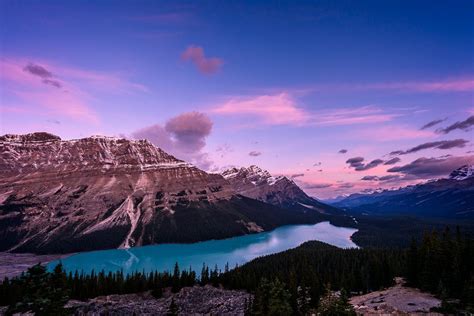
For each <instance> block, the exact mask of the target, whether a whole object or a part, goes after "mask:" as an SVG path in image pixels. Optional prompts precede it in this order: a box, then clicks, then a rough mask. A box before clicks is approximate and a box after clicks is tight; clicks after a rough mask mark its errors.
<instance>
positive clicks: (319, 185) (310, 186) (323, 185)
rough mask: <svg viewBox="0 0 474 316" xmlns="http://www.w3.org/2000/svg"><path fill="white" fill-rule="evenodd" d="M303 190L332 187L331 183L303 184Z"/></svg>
mask: <svg viewBox="0 0 474 316" xmlns="http://www.w3.org/2000/svg"><path fill="white" fill-rule="evenodd" d="M302 187H303V189H307V190H311V189H325V188H330V187H332V184H331V183H303V184H302Z"/></svg>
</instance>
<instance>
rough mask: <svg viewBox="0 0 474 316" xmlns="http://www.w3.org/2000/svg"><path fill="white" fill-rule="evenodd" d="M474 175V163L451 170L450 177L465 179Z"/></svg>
mask: <svg viewBox="0 0 474 316" xmlns="http://www.w3.org/2000/svg"><path fill="white" fill-rule="evenodd" d="M471 177H474V165H464V166H462V167H459V168H458V169H456V170H454V171H453V172H451V174H450V175H449V179H453V180H459V181H461V180H465V179H467V178H471Z"/></svg>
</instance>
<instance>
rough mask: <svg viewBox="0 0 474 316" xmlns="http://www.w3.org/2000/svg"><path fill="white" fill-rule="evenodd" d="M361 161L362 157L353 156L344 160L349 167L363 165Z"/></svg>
mask: <svg viewBox="0 0 474 316" xmlns="http://www.w3.org/2000/svg"><path fill="white" fill-rule="evenodd" d="M362 161H364V157H353V158H349V159H347V160H346V163H348V164H349V165H350V166H351V167H353V168H356V167H358V166H361V165H363V163H362Z"/></svg>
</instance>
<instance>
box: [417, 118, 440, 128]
mask: <svg viewBox="0 0 474 316" xmlns="http://www.w3.org/2000/svg"><path fill="white" fill-rule="evenodd" d="M444 121H446V119H445V118H444V119H439V120H433V121H431V122H428V123H426V124H425V125H423V126H422V127H421V128H420V129H421V130H423V129H427V128H430V127H433V126H435V125H438V124H439V123H442V122H444Z"/></svg>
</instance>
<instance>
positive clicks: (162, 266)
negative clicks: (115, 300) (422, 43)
mask: <svg viewBox="0 0 474 316" xmlns="http://www.w3.org/2000/svg"><path fill="white" fill-rule="evenodd" d="M356 231H357V229H354V228H346V227H336V226H333V225H331V224H329V222H322V223H318V224H315V225H291V226H283V227H279V228H277V229H275V230H273V231H269V232H263V233H258V234H253V235H245V236H238V237H233V238H228V239H222V240H209V241H203V242H197V243H192V244H161V245H153V246H143V247H135V248H130V249H112V250H102V251H92V252H84V253H79V254H76V255H73V256H71V257H68V258H66V259H63V260H62V263H63V265H64V268H65V269H66V271H75V270H78V271H81V270H82V271H84V272H90V271H92V270H94V271H96V272H97V271H101V270H105V271H106V272H108V271H117V270H121V269H122V270H123V272H124V273H129V272H133V271H145V272H150V271H155V270H157V271H165V270H168V271H171V270H172V269H173V266H174V264H175V263H176V262H178V264H179V266H180V268H182V269H188V268H189V267H191V268H192V269H193V270H195V271H196V272H200V271H201V268H202V265H203V263H205V264H206V265H208V266H209V267H211V268H213V267H214V266H215V265H217V266H218V267H219V268H220V269H223V268H224V267H225V265H226V263H228V264H229V266H230V267H234V266H235V265H237V264H238V265H241V264H243V263H246V262H248V261H250V260H252V259H254V258H256V257H260V256H264V255H268V254H272V253H276V252H281V251H284V250H288V249H291V248H295V247H297V246H299V245H301V244H302V243H304V242H305V241H309V240H319V241H322V242H325V243H328V244H331V245H334V246H337V247H341V248H352V247H357V245H356V244H354V243H353V242H352V240H351V239H350V237H351V236H352V234H353V233H355V232H356ZM56 264H57V261H56V262H51V263H50V264H49V265H48V266H49V267H50V268H52V267H54V266H55V265H56Z"/></svg>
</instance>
